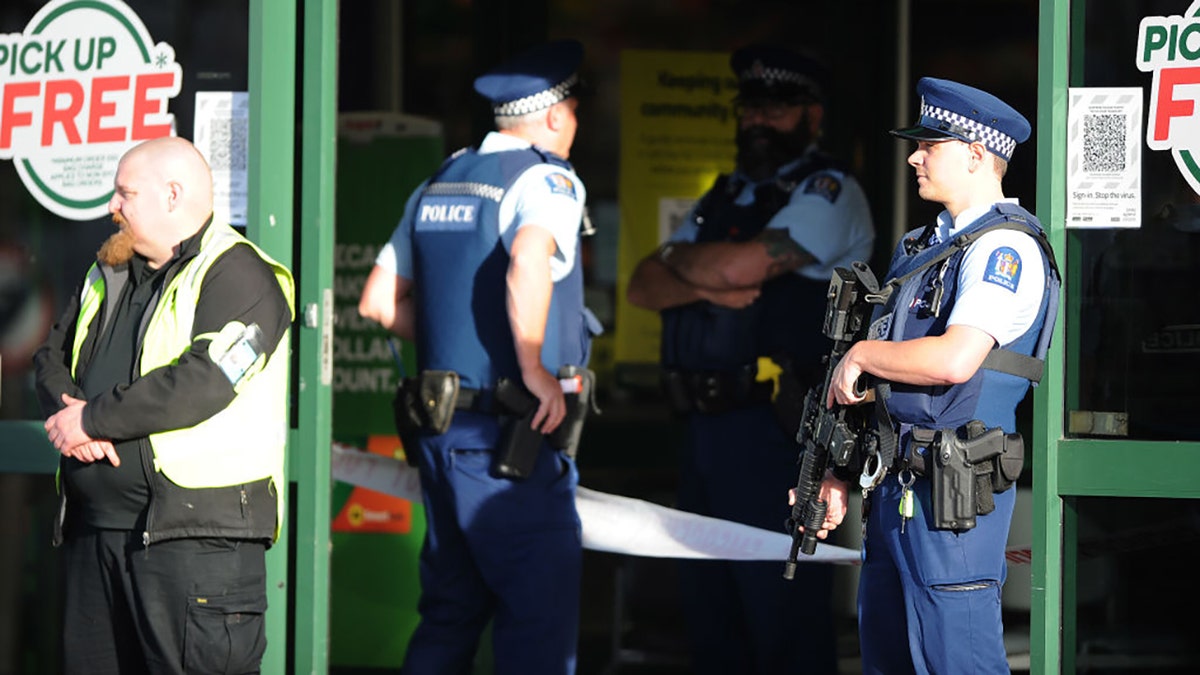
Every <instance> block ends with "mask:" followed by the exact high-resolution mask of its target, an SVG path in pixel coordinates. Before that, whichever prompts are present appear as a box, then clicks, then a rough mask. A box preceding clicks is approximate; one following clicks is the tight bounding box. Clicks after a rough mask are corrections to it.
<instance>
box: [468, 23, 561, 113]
mask: <svg viewBox="0 0 1200 675" xmlns="http://www.w3.org/2000/svg"><path fill="white" fill-rule="evenodd" d="M582 62H583V45H582V44H580V43H579V41H577V40H556V41H554V42H548V43H545V44H542V45H538V46H537V47H533V48H532V49H529V50H527V51H525V52H523V53H521V54H519V55H517V56H515V57H513V58H511V59H509V60H508V61H505V62H504V63H502V64H500V65H498V66H496V67H495V68H492V69H491V70H489V71H488V72H486V73H484V74H483V75H480V76H479V77H477V78H475V91H477V92H479V94H480V95H482V96H483V97H484V98H486V99H487V100H489V101H491V103H492V112H493V113H494V114H495V115H496V116H498V117H515V116H519V115H525V114H528V113H531V112H536V111H538V110H542V109H544V108H549V107H550V106H552V105H554V104H555V103H558V102H559V101H563V100H565V99H567V98H569V97H571V96H572V95H574V93H575V90H577V89H578V88H579V73H578V70H579V64H580V63H582Z"/></svg>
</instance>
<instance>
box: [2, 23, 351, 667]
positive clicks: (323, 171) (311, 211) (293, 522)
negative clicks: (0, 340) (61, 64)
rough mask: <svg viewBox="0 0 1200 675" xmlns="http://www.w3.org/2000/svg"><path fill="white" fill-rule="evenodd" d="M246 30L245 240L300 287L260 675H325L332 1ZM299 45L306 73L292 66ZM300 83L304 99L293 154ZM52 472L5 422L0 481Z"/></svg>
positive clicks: (44, 444) (27, 431)
mask: <svg viewBox="0 0 1200 675" xmlns="http://www.w3.org/2000/svg"><path fill="white" fill-rule="evenodd" d="M301 15H302V16H303V23H302V24H298V23H297V20H298V17H299V16H301ZM249 24H250V25H249V32H250V35H249V37H250V56H249V62H250V63H249V98H250V150H249V158H248V160H249V166H248V173H249V176H248V178H249V186H250V189H249V203H248V209H249V210H248V225H247V228H246V233H247V236H248V237H249V238H250V239H251V240H253V241H254V242H256V243H258V244H259V245H260V246H262V247H263V249H264V250H266V251H267V252H269V253H270V254H271V256H272V257H274V258H275V259H276V260H279V261H280V262H282V263H284V264H285V265H287V266H288V267H289V268H291V269H292V270H293V272H294V273H295V275H296V279H297V297H296V310H297V318H296V321H295V323H294V324H293V332H294V333H295V334H296V335H293V347H294V348H296V349H297V354H295V355H294V356H295V358H294V359H293V360H292V367H293V368H294V372H293V378H292V382H293V384H294V386H296V387H297V391H295V392H292V400H293V401H294V402H295V407H294V417H293V419H294V420H295V426H294V428H292V429H291V430H290V433H289V437H288V451H287V457H288V466H287V471H288V482H289V485H288V487H287V490H288V494H287V498H288V502H289V514H288V518H289V519H290V523H289V522H285V528H284V530H283V533H282V535H281V539H280V541H279V543H278V544H277V545H276V546H274V547H272V549H271V550H270V551H269V552H268V553H267V578H268V588H267V597H268V603H269V606H270V610H269V611H268V612H267V641H268V642H267V653H266V656H265V657H264V660H263V672H264V673H284V672H290V673H323V672H326V671H327V670H328V655H329V637H328V636H329V625H328V624H329V611H328V609H329V560H330V551H329V541H330V539H329V528H330V488H331V483H330V466H329V462H330V439H331V438H332V424H331V417H332V382H331V381H332V375H331V373H332V357H333V346H332V338H333V290H332V289H333V240H334V230H333V223H334V169H335V159H334V153H335V151H336V147H337V146H336V140H337V138H336V129H337V126H336V119H337V110H336V107H337V31H338V23H337V2H336V0H303V2H301V1H299V0H251V2H250V21H249ZM298 33H299V35H298ZM298 37H300V38H301V39H302V40H303V51H302V54H303V63H298V62H297V58H298V53H297V49H296V45H297V38H298ZM297 82H301V83H302V92H303V100H302V101H300V103H301V107H300V128H301V130H302V131H301V134H300V137H299V141H300V144H299V146H297V134H296V128H297V126H296V125H297V115H296V111H297V106H296V103H297V86H296V85H297ZM297 148H298V152H299V161H300V170H299V171H296V170H295V167H296V159H297V158H296V153H297ZM297 195H299V196H300V198H299V202H298V206H299V215H300V218H299V221H297V220H296V219H295V213H294V212H295V210H296V206H297ZM297 235H299V242H300V244H299V247H298V248H297V247H296V245H295V240H296V236H297ZM297 251H298V254H299V266H297V265H296V264H295V262H296V261H295V259H294V258H295V257H296V252H297ZM322 439H324V441H323V442H322ZM57 467H58V453H57V452H56V451H55V450H54V448H53V447H52V446H51V445H50V443H49V442H48V441H47V440H46V434H45V431H44V430H43V429H42V423H41V421H40V420H17V421H0V471H3V472H8V473H30V474H49V475H53V474H54V472H55V470H56V469H57Z"/></svg>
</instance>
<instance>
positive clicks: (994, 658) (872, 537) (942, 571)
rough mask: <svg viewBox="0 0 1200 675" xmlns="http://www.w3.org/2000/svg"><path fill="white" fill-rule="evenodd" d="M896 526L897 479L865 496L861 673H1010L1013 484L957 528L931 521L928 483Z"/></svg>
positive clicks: (916, 487)
mask: <svg viewBox="0 0 1200 675" xmlns="http://www.w3.org/2000/svg"><path fill="white" fill-rule="evenodd" d="M912 489H913V492H914V494H915V496H916V498H917V501H916V503H915V505H914V511H913V517H912V519H910V520H908V521H907V522H906V523H905V524H904V531H903V532H901V530H900V520H901V519H900V513H899V505H900V496H901V493H902V490H901V487H900V484H899V481H898V480H897V478H896V476H888V477H887V478H886V479H885V480H884V482H883V484H881V485H880V486H879V487H877V488H876V489H875V490H874V491H873V492H872V493H871V505H870V512H869V513H868V514H867V529H866V533H865V535H864V537H863V565H862V573H861V576H860V577H859V586H858V617H859V626H858V632H859V643H860V649H861V652H862V666H863V673H864V674H868V673H887V674H888V675H895V674H896V673H976V674H981V673H1008V672H1009V668H1008V659H1007V656H1006V654H1005V650H1004V627H1003V623H1002V619H1001V614H1000V591H1001V587H1002V585H1003V584H1004V578H1005V575H1006V574H1007V571H1008V568H1007V564H1006V561H1005V558H1004V548H1005V546H1006V545H1007V542H1008V527H1009V523H1010V522H1011V521H1012V513H1013V504H1014V503H1015V501H1016V493H1017V491H1016V488H1015V487H1014V488H1009V489H1008V490H1007V491H1005V492H1003V493H1001V494H997V495H993V497H994V499H995V502H996V510H995V511H992V512H991V513H990V514H988V515H985V516H977V517H976V519H975V521H976V525H975V527H974V528H973V529H970V530H966V531H965V532H962V533H955V532H953V531H950V530H935V529H933V528H932V511H931V508H930V496H929V489H930V488H929V481H928V480H926V479H924V478H918V479H917V480H916V481H915V482H914V483H913V485H912Z"/></svg>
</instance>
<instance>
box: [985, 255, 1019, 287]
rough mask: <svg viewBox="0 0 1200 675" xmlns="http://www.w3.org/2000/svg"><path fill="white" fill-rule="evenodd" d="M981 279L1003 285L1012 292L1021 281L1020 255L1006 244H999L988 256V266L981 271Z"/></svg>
mask: <svg viewBox="0 0 1200 675" xmlns="http://www.w3.org/2000/svg"><path fill="white" fill-rule="evenodd" d="M983 280H984V281H986V282H988V283H992V284H996V285H997V286H1003V287H1005V288H1007V289H1008V290H1010V291H1012V292H1014V293H1015V292H1016V291H1017V284H1019V283H1021V256H1020V254H1018V253H1017V252H1016V250H1015V249H1012V248H1010V247H1008V246H1001V247H1000V248H998V249H996V250H994V251H992V254H991V255H990V256H988V266H987V269H986V270H985V271H984V273H983Z"/></svg>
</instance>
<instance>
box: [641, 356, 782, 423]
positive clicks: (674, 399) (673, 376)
mask: <svg viewBox="0 0 1200 675" xmlns="http://www.w3.org/2000/svg"><path fill="white" fill-rule="evenodd" d="M756 376H757V369H756V367H755V366H754V365H747V366H743V367H741V368H739V369H737V370H677V369H666V370H664V371H663V386H664V388H665V389H666V392H667V398H668V400H669V401H670V403H671V407H672V409H674V410H675V412H679V413H687V412H691V411H693V410H695V411H698V412H702V413H707V414H719V413H724V412H730V411H732V410H737V409H740V408H745V407H749V406H751V405H757V404H761V403H769V402H770V401H771V393H772V389H773V387H772V384H771V382H769V381H765V382H757V381H756V380H755V378H756Z"/></svg>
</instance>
